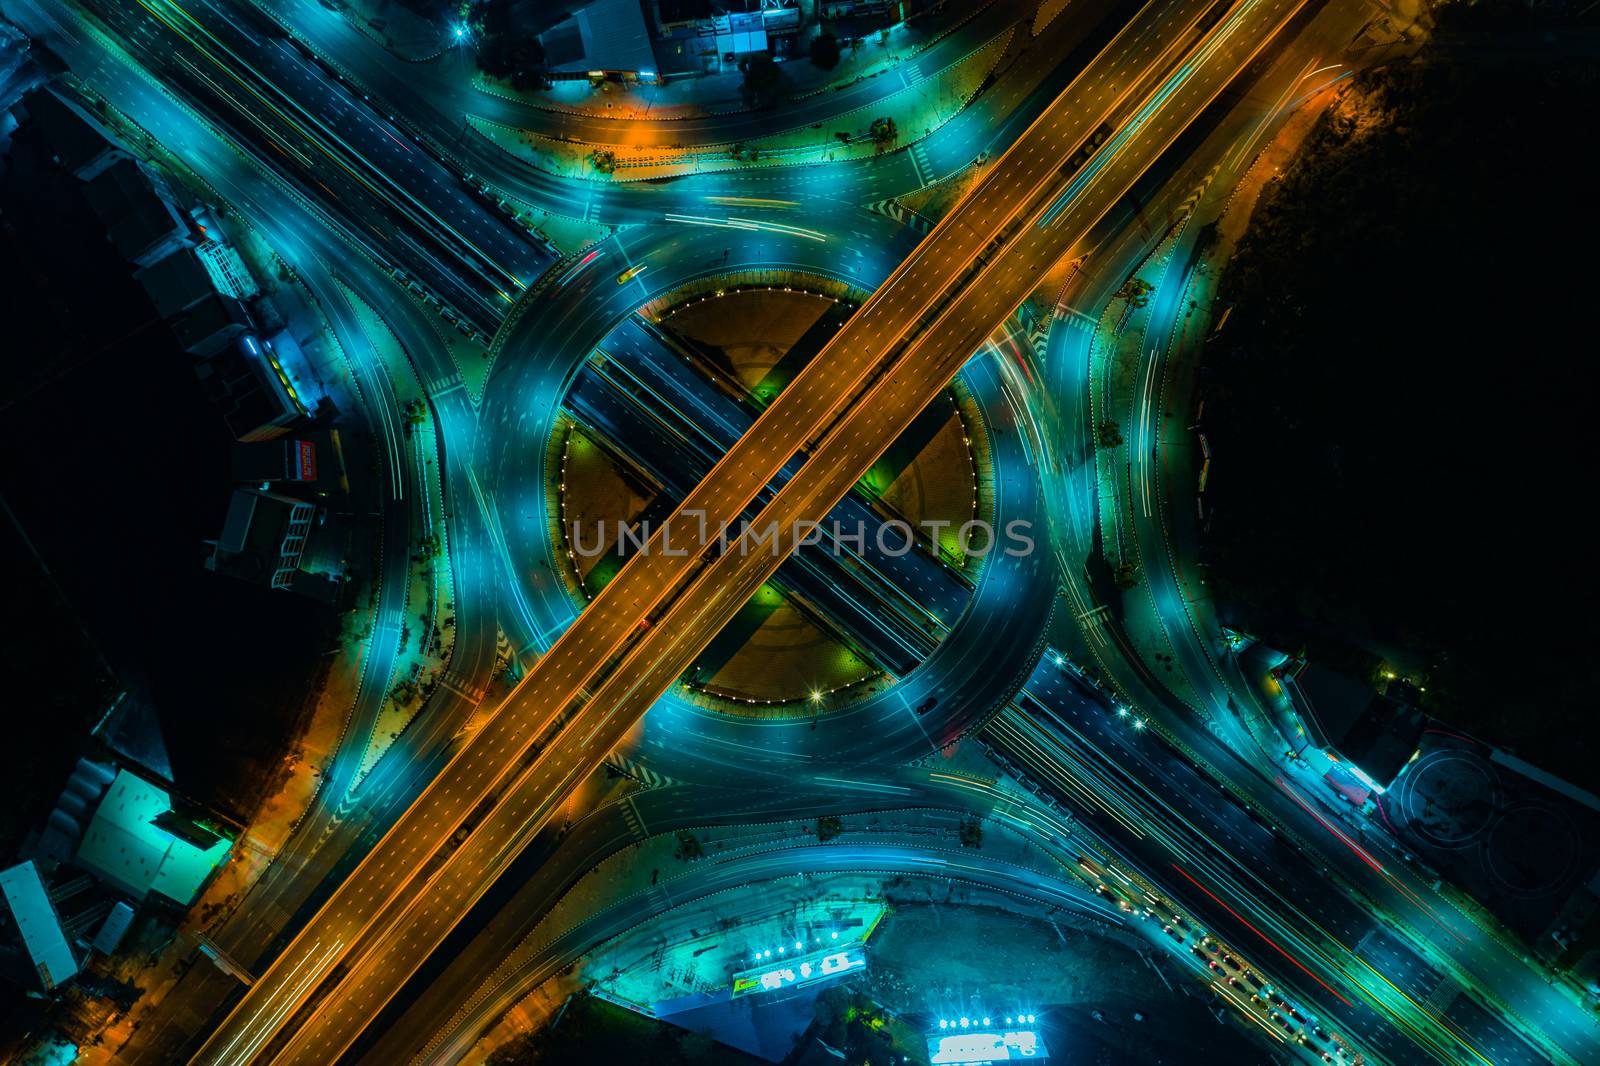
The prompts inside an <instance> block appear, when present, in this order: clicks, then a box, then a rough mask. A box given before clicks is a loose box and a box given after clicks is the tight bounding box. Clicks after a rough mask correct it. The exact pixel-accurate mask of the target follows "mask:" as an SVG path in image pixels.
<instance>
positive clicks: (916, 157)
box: [907, 141, 934, 189]
mask: <svg viewBox="0 0 1600 1066" xmlns="http://www.w3.org/2000/svg"><path fill="white" fill-rule="evenodd" d="M907 154H908V155H909V156H911V168H912V169H913V170H915V171H916V172H917V188H919V189H926V188H927V187H928V186H929V185H932V184H933V176H934V175H933V164H932V163H930V162H929V161H928V151H927V149H926V148H924V147H923V146H922V142H921V141H918V142H917V143H915V144H913V145H912V146H911V150H910V151H909V152H908V153H907Z"/></svg>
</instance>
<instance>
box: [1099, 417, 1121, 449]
mask: <svg viewBox="0 0 1600 1066" xmlns="http://www.w3.org/2000/svg"><path fill="white" fill-rule="evenodd" d="M1121 443H1122V423H1120V422H1118V421H1117V420H1116V419H1114V418H1108V419H1106V420H1105V421H1103V422H1101V423H1100V447H1102V448H1115V447H1116V446H1117V445H1119V444H1121Z"/></svg>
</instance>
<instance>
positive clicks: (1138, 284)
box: [1117, 278, 1156, 307]
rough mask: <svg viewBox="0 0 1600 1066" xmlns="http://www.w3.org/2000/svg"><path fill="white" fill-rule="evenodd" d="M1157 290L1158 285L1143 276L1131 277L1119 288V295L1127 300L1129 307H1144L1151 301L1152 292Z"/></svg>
mask: <svg viewBox="0 0 1600 1066" xmlns="http://www.w3.org/2000/svg"><path fill="white" fill-rule="evenodd" d="M1155 291H1156V287H1155V286H1154V285H1152V284H1150V283H1149V282H1148V281H1146V280H1144V279H1143V278H1129V279H1128V280H1127V281H1124V282H1123V283H1122V288H1120V289H1118V290H1117V296H1118V297H1119V298H1121V299H1124V300H1127V301H1128V306H1129V307H1144V306H1145V305H1146V304H1148V303H1149V302H1150V294H1151V293H1153V292H1155Z"/></svg>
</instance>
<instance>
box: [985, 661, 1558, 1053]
mask: <svg viewBox="0 0 1600 1066" xmlns="http://www.w3.org/2000/svg"><path fill="white" fill-rule="evenodd" d="M1024 693H1025V694H1024V696H1022V697H1021V698H1020V699H1019V701H1018V704H1017V708H1018V709H1017V710H1015V711H1013V712H1010V713H1008V714H1007V715H1002V716H1001V717H1000V718H999V719H997V720H996V721H995V722H994V723H992V724H991V725H989V726H986V727H985V735H986V736H988V737H990V738H991V739H992V741H993V742H994V743H995V744H996V745H997V746H999V747H1000V748H1001V749H1002V750H1004V751H1005V752H1006V754H1007V756H1008V758H1009V759H1010V761H1011V762H1012V763H1013V765H1016V766H1019V767H1021V768H1022V769H1023V770H1024V772H1028V773H1030V774H1032V775H1034V776H1035V777H1036V779H1037V780H1038V781H1039V782H1040V783H1041V784H1045V785H1047V786H1048V787H1050V788H1051V789H1052V790H1054V791H1055V792H1056V794H1057V795H1058V796H1059V797H1060V798H1061V800H1062V802H1063V803H1064V804H1065V805H1066V806H1068V807H1069V808H1071V809H1074V810H1076V811H1079V812H1082V814H1083V816H1084V817H1085V819H1086V821H1088V822H1089V824H1091V825H1094V826H1095V827H1096V828H1097V829H1098V830H1099V831H1100V832H1101V834H1102V836H1103V837H1104V838H1105V839H1107V840H1108V841H1109V842H1111V844H1112V846H1113V847H1117V848H1118V849H1119V851H1121V852H1122V853H1123V854H1126V855H1128V856H1130V858H1131V859H1132V860H1133V862H1134V863H1135V864H1136V865H1137V866H1138V868H1140V869H1143V870H1146V871H1149V872H1150V873H1151V874H1152V875H1153V876H1154V877H1155V878H1156V880H1157V882H1158V883H1161V884H1163V885H1165V891H1166V894H1167V895H1169V896H1170V897H1171V898H1174V899H1177V900H1179V901H1182V902H1184V903H1185V905H1186V906H1187V907H1188V908H1189V910H1190V912H1191V913H1194V914H1197V915H1203V916H1205V917H1206V919H1207V922H1208V925H1209V927H1210V928H1211V929H1212V930H1213V931H1215V932H1219V933H1222V934H1223V935H1224V937H1225V939H1226V940H1228V941H1229V942H1230V943H1232V944H1233V945H1234V946H1235V948H1236V949H1242V950H1246V951H1252V952H1253V953H1254V955H1255V957H1256V960H1257V962H1259V963H1262V964H1264V965H1272V964H1274V963H1277V964H1279V965H1278V969H1279V971H1280V978H1281V979H1282V980H1283V982H1284V983H1285V984H1287V985H1289V986H1291V987H1297V988H1298V989H1299V991H1300V993H1301V994H1302V996H1303V997H1304V999H1303V1000H1302V1001H1303V1002H1308V1003H1311V1004H1314V1005H1315V1007H1316V1009H1317V1010H1318V1011H1319V1012H1322V1016H1323V1017H1325V1018H1339V1019H1340V1020H1341V1021H1340V1024H1341V1025H1343V1026H1344V1027H1345V1028H1346V1029H1347V1030H1348V1031H1350V1032H1352V1033H1356V1034H1359V1037H1360V1039H1361V1041H1362V1042H1363V1043H1365V1044H1367V1045H1368V1046H1371V1047H1373V1048H1374V1049H1376V1050H1377V1051H1378V1052H1379V1053H1380V1054H1381V1055H1382V1056H1383V1057H1384V1058H1385V1059H1386V1060H1389V1061H1395V1062H1403V1061H1427V1059H1426V1057H1425V1056H1424V1049H1425V1048H1430V1047H1431V1048H1433V1049H1435V1050H1434V1057H1435V1058H1436V1059H1437V1060H1438V1061H1441V1062H1452V1061H1463V1060H1464V1059H1465V1060H1470V1061H1476V1062H1483V1063H1488V1062H1496V1063H1523V1064H1532V1063H1538V1062H1543V1061H1546V1060H1545V1059H1544V1058H1543V1057H1542V1056H1540V1055H1539V1054H1538V1053H1537V1052H1536V1051H1535V1050H1534V1049H1533V1048H1531V1047H1529V1046H1528V1044H1526V1043H1525V1042H1524V1041H1522V1040H1521V1039H1520V1037H1519V1036H1518V1035H1517V1034H1516V1033H1514V1032H1513V1031H1511V1030H1510V1029H1508V1028H1507V1027H1506V1026H1505V1025H1504V1024H1503V1023H1501V1022H1499V1021H1497V1020H1495V1019H1493V1018H1492V1017H1490V1016H1489V1015H1488V1014H1487V1013H1486V1012H1484V1011H1482V1010H1478V1009H1475V1005H1473V1004H1471V1003H1470V1001H1468V1000H1466V999H1465V998H1464V997H1461V996H1460V995H1459V986H1454V985H1449V984H1448V983H1447V982H1448V979H1447V978H1445V977H1443V976H1442V975H1440V974H1438V973H1437V972H1435V971H1434V970H1433V969H1432V968H1430V967H1429V966H1428V965H1427V964H1426V963H1425V962H1424V961H1423V960H1421V959H1419V958H1417V957H1416V956H1415V955H1414V954H1412V953H1411V952H1410V950H1409V949H1408V948H1407V947H1406V946H1405V945H1404V944H1403V943H1401V942H1400V941H1399V940H1398V939H1396V938H1395V937H1394V936H1393V934H1392V932H1391V931H1390V930H1391V927H1390V926H1389V924H1388V923H1387V922H1386V921H1384V920H1380V919H1379V918H1377V917H1375V916H1374V915H1373V914H1372V913H1369V909H1368V907H1367V906H1365V905H1364V904H1363V902H1362V900H1361V899H1360V898H1359V896H1357V895H1356V894H1355V893H1352V892H1351V891H1350V890H1349V889H1348V888H1347V887H1346V884H1345V883H1343V882H1342V881H1341V876H1345V871H1344V870H1343V869H1339V870H1338V872H1337V874H1336V875H1335V876H1330V875H1329V867H1330V866H1333V867H1336V868H1337V867H1340V866H1342V865H1346V864H1341V863H1340V861H1339V857H1338V856H1336V855H1332V854H1331V853H1330V851H1329V849H1328V848H1327V847H1326V844H1325V843H1324V841H1325V840H1326V838H1327V836H1328V834H1329V826H1328V825H1325V824H1323V822H1321V821H1319V820H1318V818H1317V817H1316V816H1315V814H1314V813H1313V812H1310V811H1307V812H1305V813H1306V815H1307V816H1306V817H1305V818H1304V822H1305V823H1307V824H1298V823H1291V824H1290V825H1288V826H1287V828H1279V827H1278V826H1277V825H1276V824H1275V823H1274V822H1273V821H1271V820H1269V819H1268V818H1267V817H1265V816H1264V815H1263V813H1262V809H1261V808H1257V807H1255V806H1253V805H1250V806H1246V804H1245V803H1244V802H1241V801H1240V800H1239V798H1238V797H1236V796H1235V795H1234V794H1233V793H1232V792H1231V791H1229V790H1228V788H1227V787H1226V786H1225V785H1223V784H1219V782H1218V779H1216V778H1212V777H1208V776H1207V775H1206V774H1205V773H1204V772H1202V771H1201V770H1199V769H1197V768H1196V762H1197V761H1198V760H1197V756H1196V755H1195V753H1194V752H1192V751H1191V750H1189V749H1188V748H1187V747H1186V746H1185V745H1184V744H1183V742H1182V741H1180V742H1178V744H1177V745H1173V744H1169V743H1167V742H1166V740H1165V738H1163V737H1162V736H1161V735H1160V734H1159V732H1158V731H1157V730H1155V729H1153V728H1144V729H1141V728H1138V727H1136V726H1135V725H1134V724H1133V723H1135V722H1137V721H1139V719H1138V716H1137V714H1136V713H1134V714H1127V715H1119V714H1117V713H1116V712H1115V711H1114V710H1113V708H1112V707H1111V706H1110V705H1108V703H1107V702H1106V701H1104V699H1103V697H1100V696H1099V694H1098V693H1097V692H1095V691H1094V690H1093V689H1091V688H1088V687H1086V686H1084V685H1083V684H1082V683H1080V682H1078V681H1077V679H1076V676H1075V675H1074V674H1073V673H1072V672H1071V670H1070V669H1068V668H1066V667H1057V666H1055V665H1054V664H1053V662H1051V661H1050V660H1049V659H1048V658H1047V659H1046V661H1044V662H1042V663H1041V665H1040V668H1039V670H1038V671H1036V672H1035V674H1034V676H1033V677H1032V678H1031V679H1030V681H1029V683H1028V685H1027V687H1026V689H1025V690H1024ZM1185 739H1186V740H1187V739H1193V738H1192V737H1186V738H1185ZM1207 754H1209V752H1208V753H1207ZM1202 765H1203V763H1202ZM1226 769H1237V768H1236V767H1232V766H1230V767H1227V768H1226ZM1279 784H1280V786H1283V787H1285V788H1291V787H1292V786H1286V785H1284V783H1283V782H1281V781H1280V782H1279ZM1297 798H1298V797H1297ZM1300 801H1301V802H1303V799H1301V800H1300ZM1314 833H1315V834H1318V835H1316V836H1313V835H1312V834H1314ZM1308 842H1309V843H1308ZM1340 843H1341V844H1342V845H1343V846H1344V847H1346V848H1348V849H1349V850H1350V852H1351V853H1352V855H1353V856H1354V857H1355V858H1356V859H1357V860H1362V859H1363V857H1364V861H1367V862H1371V861H1373V860H1372V858H1371V856H1370V855H1369V854H1368V853H1366V852H1365V851H1364V850H1363V849H1362V848H1361V847H1360V845H1359V844H1357V843H1356V842H1354V841H1352V840H1342V841H1341V842H1340ZM1191 878H1192V880H1191ZM1362 887H1363V888H1367V889H1368V890H1370V888H1369V886H1366V885H1363V886H1362ZM1208 893H1214V894H1215V896H1217V897H1221V900H1220V901H1219V900H1218V899H1216V898H1214V897H1213V896H1210V895H1208ZM1390 895H1392V896H1393V897H1395V898H1394V900H1393V901H1391V900H1389V899H1385V900H1383V903H1384V905H1385V906H1384V909H1383V910H1382V911H1380V913H1383V914H1389V913H1394V914H1398V913H1399V912H1400V908H1401V907H1402V906H1405V907H1409V906H1414V905H1415V904H1413V903H1412V902H1411V901H1409V900H1405V899H1402V898H1400V895H1399V893H1397V892H1391V893H1390ZM1227 907H1232V908H1233V910H1232V911H1229V910H1227V909H1226V908H1227ZM1238 912H1243V915H1244V917H1240V916H1239V914H1238ZM1374 945H1377V946H1378V948H1379V950H1376V951H1375V950H1374ZM1285 948H1286V949H1287V952H1288V958H1289V959H1290V961H1291V962H1293V963H1294V965H1293V966H1292V967H1290V968H1289V969H1288V970H1287V971H1285V970H1284V966H1283V961H1284V960H1283V956H1280V955H1279V952H1281V951H1284V950H1285ZM1273 956H1278V957H1277V958H1274V957H1273ZM1301 967H1305V969H1301ZM1441 982H1446V984H1445V987H1444V988H1443V989H1441V988H1440V985H1441ZM1330 983H1331V984H1330ZM1332 985H1337V986H1338V987H1339V989H1340V991H1335V990H1334V989H1333V987H1331V986H1332ZM1341 993H1342V994H1341ZM1458 1000H1459V1002H1458Z"/></svg>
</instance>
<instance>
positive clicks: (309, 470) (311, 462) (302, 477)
mask: <svg viewBox="0 0 1600 1066" xmlns="http://www.w3.org/2000/svg"><path fill="white" fill-rule="evenodd" d="M294 443H295V447H296V459H297V460H298V462H297V463H296V470H295V475H294V476H295V480H296V481H315V480H317V446H316V445H315V444H314V443H312V442H311V441H308V440H297V441H295V442H294Z"/></svg>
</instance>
